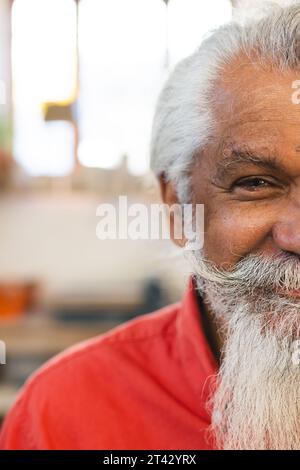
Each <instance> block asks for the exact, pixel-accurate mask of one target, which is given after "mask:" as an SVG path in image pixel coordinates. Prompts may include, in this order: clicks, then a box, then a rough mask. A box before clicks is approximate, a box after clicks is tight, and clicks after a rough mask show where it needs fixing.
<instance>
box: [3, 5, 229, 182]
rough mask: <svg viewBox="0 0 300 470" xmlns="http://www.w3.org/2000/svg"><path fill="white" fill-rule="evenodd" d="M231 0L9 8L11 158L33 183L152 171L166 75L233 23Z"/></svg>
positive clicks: (20, 6) (21, 6)
mask: <svg viewBox="0 0 300 470" xmlns="http://www.w3.org/2000/svg"><path fill="white" fill-rule="evenodd" d="M230 16H231V6H230V2H229V0H210V1H209V2H208V3H206V2H202V1H199V0H169V1H167V0H80V1H78V5H77V2H75V0H15V1H14V5H13V11H12V32H13V38H12V63H13V99H14V127H15V137H14V152H15V157H16V159H17V161H18V162H19V164H20V165H21V166H22V167H23V168H24V169H25V171H26V172H27V173H29V174H30V175H48V176H62V175H65V174H68V173H70V172H71V171H72V170H73V168H74V167H75V164H76V159H77V158H78V160H79V162H80V163H81V165H84V166H89V167H102V168H113V167H115V166H117V165H118V164H119V163H120V161H121V159H122V157H123V155H125V154H126V155H127V158H128V165H129V169H130V171H131V172H132V173H134V174H141V173H143V172H145V171H146V170H147V169H148V165H149V162H148V152H149V141H150V132H151V122H152V117H153V112H154V107H155V102H156V99H157V95H158V92H159V90H160V88H161V86H162V84H163V82H164V80H165V79H166V76H167V74H168V72H169V70H170V68H171V67H172V66H173V65H174V64H175V63H176V62H177V61H178V60H180V59H181V58H182V57H184V56H186V55H188V54H190V53H191V52H193V50H194V49H195V48H196V47H197V46H198V45H199V43H200V41H201V39H202V38H203V36H204V35H205V33H207V31H208V30H210V29H212V28H213V27H215V26H217V25H218V24H221V23H223V22H224V21H226V20H229V19H230Z"/></svg>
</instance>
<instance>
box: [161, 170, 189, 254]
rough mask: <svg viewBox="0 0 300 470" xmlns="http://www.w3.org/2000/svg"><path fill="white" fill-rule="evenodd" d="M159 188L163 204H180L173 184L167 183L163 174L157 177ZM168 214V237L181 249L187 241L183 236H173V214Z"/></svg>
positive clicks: (171, 212)
mask: <svg viewBox="0 0 300 470" xmlns="http://www.w3.org/2000/svg"><path fill="white" fill-rule="evenodd" d="M159 187H160V194H161V198H162V201H163V203H164V204H167V205H168V206H169V207H171V206H173V204H180V201H179V200H178V196H177V192H176V189H175V186H174V184H173V183H171V182H170V181H167V179H166V177H165V175H164V173H162V174H161V175H160V176H159ZM169 213H170V217H169V223H170V235H171V238H172V241H173V242H174V243H175V244H176V245H177V246H179V247H181V248H182V247H184V246H185V244H186V242H187V239H186V238H185V236H184V235H182V238H178V237H175V236H174V229H175V223H174V212H173V211H170V212H169Z"/></svg>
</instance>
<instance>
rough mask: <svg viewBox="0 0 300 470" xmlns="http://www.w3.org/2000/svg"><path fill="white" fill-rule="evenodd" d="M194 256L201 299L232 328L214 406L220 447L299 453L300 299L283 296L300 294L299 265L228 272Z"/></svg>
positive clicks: (254, 264)
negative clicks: (287, 292)
mask: <svg viewBox="0 0 300 470" xmlns="http://www.w3.org/2000/svg"><path fill="white" fill-rule="evenodd" d="M188 255H189V258H190V259H191V258H192V262H193V266H194V274H195V276H196V279H197V284H198V287H199V290H200V292H201V293H202V295H204V296H205V300H206V301H207V302H208V303H209V304H210V306H211V309H212V311H213V312H214V314H215V316H216V320H222V321H224V322H225V324H226V335H227V336H226V340H225V345H224V349H223V351H222V361H221V367H220V371H219V374H218V377H217V387H216V391H215V393H214V395H213V397H212V398H211V400H210V403H209V404H208V406H209V408H210V411H211V413H212V425H211V431H212V433H213V435H214V439H215V441H216V445H217V447H218V448H220V449H300V365H297V361H295V354H296V357H297V350H295V345H296V348H297V347H298V349H299V350H300V345H298V344H297V341H296V340H297V339H299V338H300V299H296V298H295V299H291V298H290V297H288V296H286V295H284V294H282V291H281V293H280V292H278V289H282V288H283V289H285V290H294V289H300V260H299V259H297V258H296V256H291V255H288V254H286V255H282V256H276V257H273V258H271V259H270V258H269V259H266V258H265V257H263V256H254V255H250V256H248V257H247V258H244V259H243V260H242V261H241V262H239V263H238V264H237V265H236V266H235V269H234V270H232V271H230V272H228V271H222V270H220V269H217V268H216V267H215V266H214V265H213V264H212V263H209V262H207V261H205V260H204V259H203V256H202V253H201V252H198V253H197V252H190V253H188ZM299 344H300V343H299ZM299 357H300V354H299Z"/></svg>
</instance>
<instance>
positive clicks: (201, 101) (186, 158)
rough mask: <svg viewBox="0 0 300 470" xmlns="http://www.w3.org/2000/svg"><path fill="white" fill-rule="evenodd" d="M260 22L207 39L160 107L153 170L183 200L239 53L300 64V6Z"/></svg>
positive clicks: (273, 8)
mask: <svg viewBox="0 0 300 470" xmlns="http://www.w3.org/2000/svg"><path fill="white" fill-rule="evenodd" d="M260 13H261V17H260V18H259V19H257V17H256V19H253V18H252V19H248V20H246V21H245V22H244V24H242V23H241V22H237V21H231V22H230V23H228V24H226V25H224V26H221V27H220V28H218V29H217V30H215V31H214V32H213V33H212V34H211V35H210V36H209V37H207V38H206V39H205V40H204V41H203V42H202V44H201V46H200V47H199V48H198V49H197V50H196V51H195V52H194V53H193V54H192V55H190V56H189V57H187V58H186V59H184V60H182V61H181V62H179V63H178V64H177V66H176V67H175V68H174V70H173V72H172V74H171V75H170V77H169V79H168V80H167V82H166V84H165V86H164V88H163V89H162V91H161V93H160V96H159V99H158V102H157V107H156V112H155V116H154V121H153V127H152V138H151V149H150V154H151V169H152V170H153V171H154V173H155V174H156V175H157V176H159V175H161V174H162V173H163V174H164V175H165V178H166V180H167V181H171V182H172V183H173V184H174V186H175V188H176V191H177V195H178V198H179V201H180V202H181V203H187V202H189V201H190V198H191V181H190V175H191V169H192V164H193V162H194V157H195V155H196V153H198V152H199V151H201V149H203V148H204V146H205V145H206V144H207V143H208V141H209V139H210V138H211V137H212V136H213V131H214V118H213V112H212V110H213V107H212V105H213V103H212V98H211V96H212V91H213V87H214V83H215V81H216V79H217V78H218V77H219V76H220V73H221V71H222V68H223V67H224V66H225V65H226V64H228V63H230V62H231V61H232V60H233V59H234V57H236V56H237V55H239V54H245V55H246V56H247V57H249V60H250V61H251V57H252V58H253V53H254V54H255V59H256V61H258V62H259V64H260V65H261V66H262V67H263V64H264V63H268V64H269V65H270V66H271V67H272V68H274V69H275V70H278V71H280V72H284V71H286V70H290V69H296V68H297V67H299V64H300V4H299V0H298V1H296V2H292V4H291V5H289V6H287V7H281V6H278V5H275V4H273V3H272V4H268V5H267V7H265V9H264V11H261V12H260Z"/></svg>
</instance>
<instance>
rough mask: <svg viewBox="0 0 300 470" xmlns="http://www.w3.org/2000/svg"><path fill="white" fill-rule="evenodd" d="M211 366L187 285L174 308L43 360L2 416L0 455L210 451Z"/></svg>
mask: <svg viewBox="0 0 300 470" xmlns="http://www.w3.org/2000/svg"><path fill="white" fill-rule="evenodd" d="M216 372H217V363H216V361H215V359H214V357H213V354H212V352H211V350H210V348H209V346H208V344H207V340H206V338H205V335H204V332H203V329H202V320H201V315H200V312H199V307H198V302H197V297H196V292H195V290H194V287H193V281H192V279H190V281H189V285H188V288H187V291H186V293H185V295H184V297H183V300H182V301H181V302H178V303H176V304H172V305H169V306H167V307H164V308H162V309H160V310H158V311H156V312H153V313H150V314H146V315H142V316H139V317H136V318H134V319H132V320H130V321H127V322H126V323H123V324H122V325H119V326H117V327H115V328H113V329H112V330H110V331H109V332H107V333H105V334H102V335H100V336H98V337H96V338H94V339H92V340H88V341H85V342H82V343H80V344H78V345H76V346H74V347H72V348H70V349H68V350H67V351H65V352H63V353H61V354H59V355H58V356H56V357H55V358H53V359H51V360H50V361H48V362H47V363H46V364H45V365H44V366H43V367H41V368H40V369H39V370H38V371H37V372H35V373H34V374H33V375H32V376H31V377H30V379H29V380H28V381H27V383H26V384H25V386H24V387H23V389H22V390H21V392H20V394H19V396H18V398H17V400H16V402H15V404H14V406H13V408H12V409H11V410H10V412H9V413H8V415H7V417H6V420H5V422H4V426H3V429H2V433H1V436H0V449H109V450H110V449H111V450H113V449H121V450H124V449H145V450H151V449H152V450H154V449H156V450H159V449H172V450H175V449H183V450H184V449H194V450H195V449H210V448H212V444H209V443H208V441H207V433H206V431H207V428H208V426H209V424H210V417H209V415H208V413H207V411H206V409H205V402H206V401H207V398H208V394H209V391H210V390H211V386H213V378H212V376H213V375H214V374H215V373H216Z"/></svg>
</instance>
